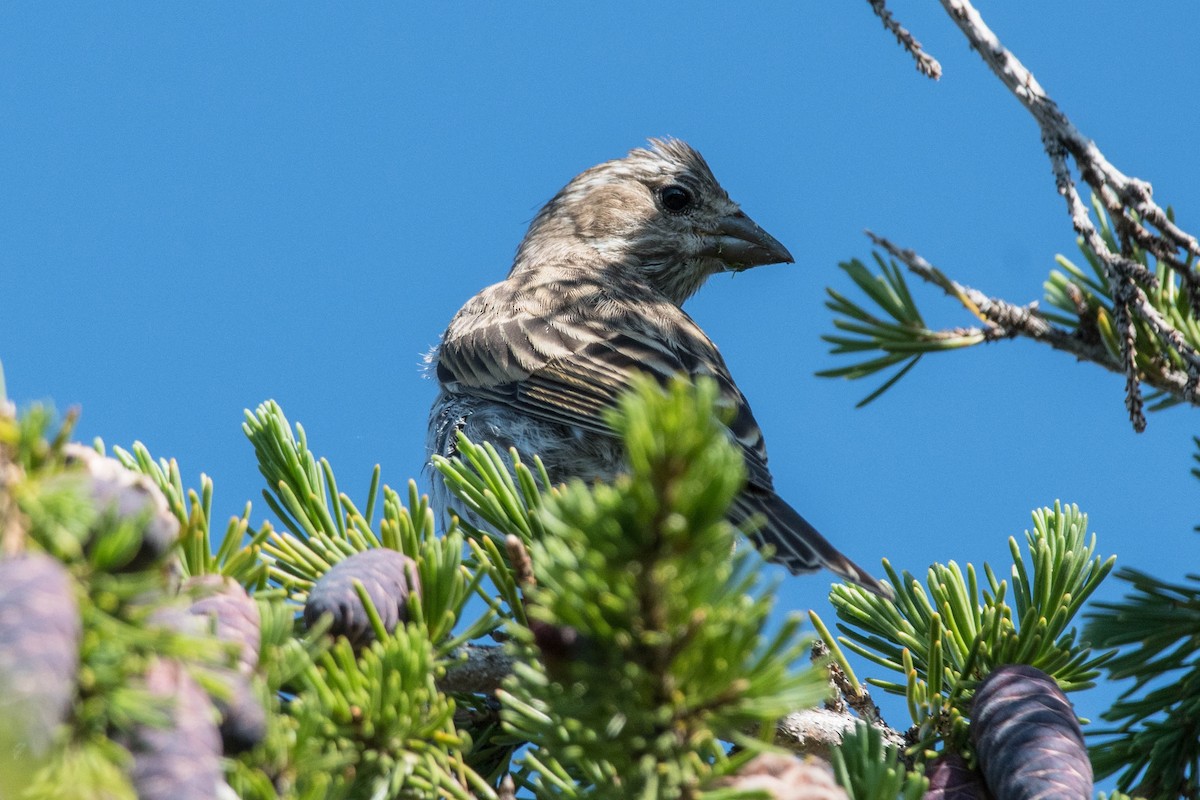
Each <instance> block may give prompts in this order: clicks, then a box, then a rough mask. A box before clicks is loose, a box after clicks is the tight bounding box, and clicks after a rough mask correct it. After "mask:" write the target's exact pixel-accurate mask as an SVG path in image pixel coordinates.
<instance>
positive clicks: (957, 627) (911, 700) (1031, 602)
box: [825, 504, 1115, 756]
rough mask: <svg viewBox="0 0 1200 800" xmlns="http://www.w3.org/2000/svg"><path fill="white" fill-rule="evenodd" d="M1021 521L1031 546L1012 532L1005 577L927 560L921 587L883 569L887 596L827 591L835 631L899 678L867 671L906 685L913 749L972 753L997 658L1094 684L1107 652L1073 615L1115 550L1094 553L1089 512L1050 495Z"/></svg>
mask: <svg viewBox="0 0 1200 800" xmlns="http://www.w3.org/2000/svg"><path fill="white" fill-rule="evenodd" d="M1033 523H1034V527H1033V531H1032V532H1030V531H1026V533H1025V540H1026V547H1027V556H1026V555H1025V554H1023V553H1022V551H1021V548H1020V545H1019V544H1018V543H1017V540H1016V539H1015V538H1010V539H1009V549H1010V550H1011V552H1012V556H1013V566H1012V570H1011V577H1010V580H1011V582H1012V599H1011V600H1009V599H1008V595H1009V581H1006V580H1000V579H999V578H998V577H997V576H996V574H995V573H994V572H993V571H992V569H991V567H989V566H988V565H986V564H985V565H984V574H985V580H986V584H985V585H984V586H983V587H981V586H980V582H979V576H978V575H977V573H976V570H975V568H974V567H973V566H971V565H969V564H968V565H967V567H966V570H965V571H964V570H962V569H961V568H960V567H959V566H958V565H957V564H955V563H954V562H950V563H949V564H937V563H935V564H934V565H933V566H931V567H930V568H929V573H928V576H927V578H926V587H922V586H921V584H920V582H918V581H917V580H916V579H915V578H914V577H913V576H912V575H910V574H909V573H907V572H905V573H903V574H902V575H897V574H896V572H895V570H894V569H893V568H892V567H891V565H890V564H887V563H886V562H885V569H886V570H887V572H888V576H889V578H890V579H891V581H892V584H893V585H894V586H895V587H896V601H895V603H894V604H893V603H890V602H887V601H885V600H882V599H881V598H879V597H876V596H875V595H872V594H870V593H868V592H866V591H864V590H862V589H860V588H858V587H855V586H849V585H839V586H836V587H835V588H834V591H833V594H832V596H831V599H832V601H833V605H834V608H835V610H836V612H837V615H838V618H839V620H840V623H839V624H838V628H839V630H841V631H842V633H843V634H845V635H844V636H843V637H839V638H838V640H837V641H835V640H834V639H833V638H832V637H828V636H826V637H825V640H826V643H827V644H828V645H829V646H830V648H831V649H835V650H836V649H837V647H838V641H840V642H841V643H842V644H844V645H845V646H846V647H847V648H849V649H850V650H853V651H854V652H856V653H858V654H860V655H862V656H864V657H865V658H868V659H870V660H871V661H873V662H874V663H876V664H878V665H880V666H883V667H886V668H887V669H889V670H892V671H895V672H899V673H900V674H901V676H902V678H903V679H902V680H901V681H883V680H875V679H872V680H871V681H870V682H871V683H873V684H875V685H877V686H880V687H882V688H883V689H884V690H885V691H887V692H890V693H893V694H899V695H903V696H905V697H906V698H907V700H908V707H909V712H910V714H911V716H912V719H913V723H914V724H915V725H916V726H917V741H916V743H915V744H914V745H913V747H912V748H911V749H910V752H911V754H913V755H916V756H929V755H932V751H933V749H934V748H935V747H936V746H937V745H938V744H939V743H945V744H948V745H949V746H951V747H952V748H954V749H955V750H958V751H959V752H963V753H969V752H970V747H969V743H968V742H969V740H968V729H967V721H968V717H969V714H970V706H971V699H972V697H973V692H974V689H975V687H976V686H977V685H978V683H979V682H980V681H981V680H982V679H983V678H984V677H986V675H987V674H988V673H989V672H990V671H991V670H992V669H994V668H995V667H998V666H1001V665H1004V664H1029V665H1031V666H1034V667H1037V668H1038V669H1041V670H1043V671H1045V672H1046V673H1048V674H1050V675H1051V676H1053V677H1054V678H1055V680H1056V681H1057V682H1058V684H1059V686H1060V687H1061V688H1062V689H1063V690H1064V691H1076V690H1079V689H1084V688H1087V687H1089V686H1092V685H1093V680H1094V679H1095V678H1096V676H1097V675H1099V669H1098V668H1099V667H1100V665H1101V664H1103V663H1104V662H1105V661H1106V660H1107V659H1108V658H1109V657H1111V655H1112V654H1111V653H1103V654H1100V655H1096V656H1093V655H1092V653H1091V650H1090V648H1089V647H1088V645H1087V644H1086V643H1085V642H1083V641H1081V640H1079V639H1078V638H1077V636H1076V632H1075V629H1074V628H1070V627H1069V626H1070V624H1071V622H1072V620H1073V619H1074V617H1075V615H1076V614H1077V613H1078V611H1079V609H1080V608H1081V607H1082V605H1083V603H1084V602H1085V601H1086V600H1087V598H1088V597H1089V596H1090V595H1091V594H1092V593H1093V592H1094V591H1095V590H1096V588H1097V587H1098V586H1099V584H1100V582H1101V581H1102V580H1103V579H1104V578H1105V576H1106V575H1107V574H1108V573H1109V572H1110V571H1111V570H1112V566H1113V563H1114V561H1115V558H1109V559H1107V560H1103V559H1101V557H1100V556H1097V555H1095V549H1096V541H1095V536H1094V535H1093V536H1092V537H1091V538H1090V540H1088V538H1087V536H1086V531H1087V516H1086V515H1084V514H1082V513H1080V511H1079V509H1078V508H1076V507H1075V506H1068V507H1066V508H1064V507H1062V506H1061V505H1058V504H1055V507H1054V508H1053V509H1049V508H1046V509H1042V510H1040V511H1037V512H1034V515H1033Z"/></svg>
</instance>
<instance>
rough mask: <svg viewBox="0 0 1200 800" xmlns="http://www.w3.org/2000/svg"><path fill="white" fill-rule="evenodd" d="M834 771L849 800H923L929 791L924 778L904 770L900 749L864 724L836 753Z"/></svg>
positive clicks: (849, 735)
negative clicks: (892, 745) (898, 799)
mask: <svg viewBox="0 0 1200 800" xmlns="http://www.w3.org/2000/svg"><path fill="white" fill-rule="evenodd" d="M833 771H834V774H835V775H836V776H837V781H838V783H839V784H841V785H842V787H843V788H845V790H846V794H848V795H849V796H850V800H896V798H898V797H899V798H902V800H921V797H922V796H923V795H924V794H925V790H926V789H927V788H928V787H929V780H928V779H927V778H926V777H925V776H924V775H922V774H921V773H920V772H916V771H910V770H908V769H907V768H906V767H905V765H904V762H903V761H902V760H901V758H900V750H899V748H897V747H891V746H889V745H888V744H887V743H886V742H884V739H883V733H882V732H881V731H880V730H879V729H878V728H875V727H872V726H870V725H867V724H866V723H864V722H859V723H858V724H857V725H856V726H855V728H854V731H853V732H851V733H848V734H847V735H846V738H845V739H843V740H842V745H841V747H838V748H835V749H834V751H833Z"/></svg>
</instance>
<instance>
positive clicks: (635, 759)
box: [442, 382, 828, 798]
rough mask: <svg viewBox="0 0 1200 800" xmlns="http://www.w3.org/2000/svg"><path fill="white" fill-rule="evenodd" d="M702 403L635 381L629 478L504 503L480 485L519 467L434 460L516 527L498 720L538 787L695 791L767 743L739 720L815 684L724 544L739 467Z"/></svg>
mask: <svg viewBox="0 0 1200 800" xmlns="http://www.w3.org/2000/svg"><path fill="white" fill-rule="evenodd" d="M716 403H717V394H716V389H715V386H714V385H713V384H712V383H710V382H701V383H700V384H699V385H698V386H697V387H695V389H693V388H692V387H690V386H689V385H687V384H685V383H682V382H678V383H674V384H672V385H671V386H670V387H669V388H668V389H667V390H666V391H665V392H664V390H663V389H661V388H659V387H658V385H657V384H653V383H650V382H645V383H642V384H639V386H638V387H637V389H636V390H635V391H634V392H633V393H631V394H630V395H629V396H627V397H625V398H623V399H622V401H621V403H620V406H619V409H618V410H617V411H616V412H615V413H614V414H613V415H612V417H611V418H610V424H612V426H613V428H614V430H616V431H617V432H618V434H619V435H620V436H621V438H622V439H623V441H624V444H625V447H626V448H627V453H628V465H629V474H628V475H627V476H623V477H620V478H618V479H617V480H616V481H615V482H614V483H613V484H611V485H594V486H589V485H586V484H584V483H582V482H579V481H575V482H572V483H570V484H568V485H567V486H565V487H562V488H560V489H559V490H558V491H556V492H554V493H551V494H548V495H544V496H542V497H541V499H540V501H539V502H533V503H521V504H519V506H520V507H518V504H514V503H512V502H507V501H504V500H498V501H497V502H490V501H487V500H486V498H489V497H493V496H496V495H505V496H507V497H508V498H509V500H515V499H517V498H515V497H513V495H514V494H516V492H518V491H520V489H519V486H521V485H524V483H525V479H524V478H518V479H517V480H512V479H509V480H508V482H507V484H506V482H505V478H504V475H503V474H502V472H501V470H498V469H495V468H494V467H496V466H497V465H495V464H494V463H491V462H488V461H487V460H486V459H485V462H484V463H485V464H487V463H491V466H492V467H493V468H492V469H489V470H485V471H484V475H483V480H482V481H480V480H473V479H468V478H467V476H464V475H463V474H462V473H463V470H461V469H459V470H456V469H454V468H451V467H449V466H448V465H446V464H443V465H442V466H443V468H444V472H446V474H447V477H448V482H449V484H450V486H451V487H452V489H453V490H455V491H456V492H458V493H459V494H460V495H463V496H466V495H472V496H474V497H476V498H480V499H481V500H480V502H479V503H478V504H479V505H481V506H484V505H488V506H491V507H493V508H495V509H497V510H498V513H493V514H491V515H490V521H491V522H492V523H493V524H499V525H500V526H501V527H502V528H503V527H505V526H506V525H507V527H508V528H509V530H502V532H506V533H507V532H511V533H514V534H516V535H523V536H527V537H529V540H530V545H529V556H530V559H531V561H532V565H533V571H534V576H535V580H536V585H530V586H527V587H525V591H524V603H523V607H524V612H525V614H526V615H527V617H528V625H520V624H514V625H513V626H511V631H512V634H513V636H514V639H515V642H516V645H517V648H518V652H519V656H520V657H519V658H518V660H517V663H516V666H515V668H514V674H513V676H512V678H511V679H510V680H509V681H508V682H507V683H506V686H505V689H504V690H503V691H502V692H500V695H499V696H500V699H501V701H502V703H503V705H504V711H503V720H504V724H505V727H506V729H507V730H508V732H509V733H510V735H512V736H514V737H516V738H519V739H521V740H523V741H527V742H529V743H530V744H531V747H530V748H529V750H528V752H526V753H525V754H524V756H522V765H523V771H522V773H521V774H522V777H523V778H524V781H525V783H526V785H527V786H529V787H530V788H532V789H533V791H535V793H536V794H537V795H538V796H541V797H559V796H584V795H586V796H591V797H614V798H615V797H621V798H638V797H644V798H676V797H684V798H692V797H700V796H702V795H703V792H704V789H705V787H706V784H708V783H709V782H710V779H712V778H714V777H716V776H720V775H722V774H725V773H728V772H731V771H733V770H734V769H735V768H736V767H737V766H739V765H740V764H741V763H743V762H744V761H745V760H746V759H747V758H749V756H751V755H753V753H755V752H757V751H761V750H762V749H763V748H764V747H766V746H767V745H766V744H765V742H764V741H763V740H762V739H761V738H758V737H756V736H755V735H753V733H754V731H755V730H758V731H760V732H763V733H769V732H770V729H771V727H772V724H773V722H774V721H775V720H776V719H778V718H779V717H781V716H783V715H785V714H787V713H788V712H790V711H794V710H796V709H799V708H806V707H810V706H812V705H814V704H816V703H818V702H820V700H821V699H822V698H824V697H825V696H826V695H827V693H828V685H827V683H826V681H825V679H824V677H823V675H822V674H821V673H820V672H819V671H817V670H814V669H813V668H811V667H810V666H808V665H807V664H804V663H802V662H803V660H804V659H805V658H806V657H807V653H808V646H809V642H808V640H807V639H806V638H805V637H804V636H802V635H800V633H799V625H800V622H799V618H798V617H790V618H788V619H787V620H786V621H785V622H784V624H783V625H782V626H781V628H780V629H779V630H778V632H776V633H774V634H769V633H768V630H767V629H768V616H769V613H770V609H771V606H772V596H771V591H770V589H771V587H769V586H766V585H764V583H763V581H762V580H761V578H760V577H759V572H758V566H759V564H760V563H761V560H760V558H759V556H758V555H757V554H756V553H755V552H754V550H753V549H752V548H746V547H743V548H740V549H739V550H737V551H736V552H734V551H733V545H734V529H733V528H732V526H731V525H730V524H729V523H728V522H727V521H726V520H725V514H726V511H727V509H728V507H729V504H730V502H731V501H732V499H733V498H734V496H735V495H736V493H737V492H738V491H739V490H740V488H741V485H742V481H743V480H744V473H743V469H744V468H743V465H742V457H741V454H740V453H738V452H737V450H736V449H735V447H734V445H733V444H732V443H731V442H730V441H729V438H728V435H727V432H726V430H725V428H724V426H723V424H722V423H721V421H720V418H719V416H718V409H717V405H716ZM466 444H467V447H466V448H465V450H466V452H467V453H468V454H470V453H477V454H478V453H479V451H478V450H477V449H474V448H472V447H471V446H470V445H469V443H466ZM493 452H494V451H493ZM486 454H487V451H484V452H483V454H482V455H484V456H486ZM468 457H469V456H468ZM504 472H506V471H504ZM531 474H532V473H528V474H527V475H526V477H528V475H531ZM510 514H515V515H516V516H517V517H518V518H520V517H526V516H527V517H528V521H525V520H521V519H518V521H517V524H512V525H509V524H507V522H506V517H507V515H510ZM480 550H481V551H482V550H483V548H480ZM514 602H515V603H516V604H518V605H521V602H520V601H519V600H514ZM726 742H737V743H738V744H740V745H741V746H742V747H743V748H744V749H743V751H742V755H739V756H738V757H737V758H732V759H731V758H730V757H729V756H728V755H727V753H726V751H727V744H726Z"/></svg>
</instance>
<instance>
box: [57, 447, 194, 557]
mask: <svg viewBox="0 0 1200 800" xmlns="http://www.w3.org/2000/svg"><path fill="white" fill-rule="evenodd" d="M63 452H64V453H65V454H66V457H67V464H68V466H72V465H77V464H82V465H83V467H84V469H85V470H86V472H87V480H88V484H87V485H88V492H89V494H90V495H91V498H92V502H93V503H94V504H95V506H96V509H97V510H98V511H100V512H101V514H112V515H115V516H116V517H117V518H118V519H128V518H131V517H145V527H144V528H143V529H142V542H141V546H140V547H139V548H138V550H137V552H136V553H134V555H133V557H132V558H131V559H130V560H129V562H128V563H125V564H119V565H117V568H118V569H121V570H137V569H143V568H145V567H147V566H149V565H150V564H153V563H155V562H156V561H158V560H159V559H161V558H162V557H163V556H164V555H166V554H167V553H168V552H169V551H170V550H171V548H172V547H174V546H175V542H176V540H177V539H178V538H179V520H178V519H177V518H176V517H175V515H174V514H172V513H171V508H170V506H168V505H167V498H165V497H163V493H162V492H161V491H159V488H158V487H157V486H155V485H154V481H152V480H150V478H148V477H147V476H145V475H142V474H141V473H138V472H134V471H133V470H130V469H126V468H125V466H124V465H123V464H121V462H120V461H117V460H116V459H115V458H108V457H106V456H102V455H100V454H99V453H97V452H96V451H95V450H93V449H92V448H90V447H85V446H83V445H81V444H68V445H67V446H66V447H64V448H63Z"/></svg>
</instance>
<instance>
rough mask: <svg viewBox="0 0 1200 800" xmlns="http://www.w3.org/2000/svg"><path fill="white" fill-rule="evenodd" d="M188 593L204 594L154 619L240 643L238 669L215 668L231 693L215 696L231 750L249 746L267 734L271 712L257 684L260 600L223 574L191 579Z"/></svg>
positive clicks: (186, 631)
mask: <svg viewBox="0 0 1200 800" xmlns="http://www.w3.org/2000/svg"><path fill="white" fill-rule="evenodd" d="M183 591H185V592H188V591H190V592H192V593H194V594H195V595H199V597H198V598H197V599H196V600H194V601H193V602H192V604H191V605H189V606H188V607H187V608H186V609H181V608H178V607H167V608H163V609H159V610H157V611H155V612H154V614H152V615H151V620H153V621H154V622H155V623H157V624H159V625H162V626H163V627H167V628H171V629H172V630H176V631H179V632H180V633H184V634H187V635H189V636H207V635H215V636H216V637H217V638H218V639H220V640H221V641H222V642H228V643H231V644H234V645H237V647H238V665H237V668H236V669H226V668H221V669H216V670H213V674H214V675H215V676H216V677H217V678H219V679H220V680H221V682H222V683H223V684H224V685H225V688H226V690H227V691H228V696H227V697H220V696H218V697H214V698H213V703H214V704H215V706H216V708H217V711H218V713H219V714H220V717H221V722H220V732H221V743H222V746H223V750H224V752H225V754H226V755H234V754H236V753H241V752H243V751H246V750H249V749H251V748H253V747H254V746H255V745H257V744H258V743H259V742H261V741H262V740H263V737H265V736H266V733H267V715H266V711H265V710H264V709H263V706H262V703H261V702H260V700H259V698H258V697H257V696H256V695H255V693H254V688H253V686H252V684H251V680H252V677H253V675H254V669H255V667H257V666H258V655H259V653H258V651H259V647H260V644H261V639H260V633H261V620H260V618H259V614H258V604H257V603H255V602H254V599H253V598H252V597H250V595H249V594H247V593H246V590H245V589H244V588H242V586H241V584H239V583H238V582H237V581H235V580H233V579H232V578H226V577H223V576H221V575H197V576H193V577H191V578H188V579H187V580H186V581H184V584H183Z"/></svg>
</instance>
